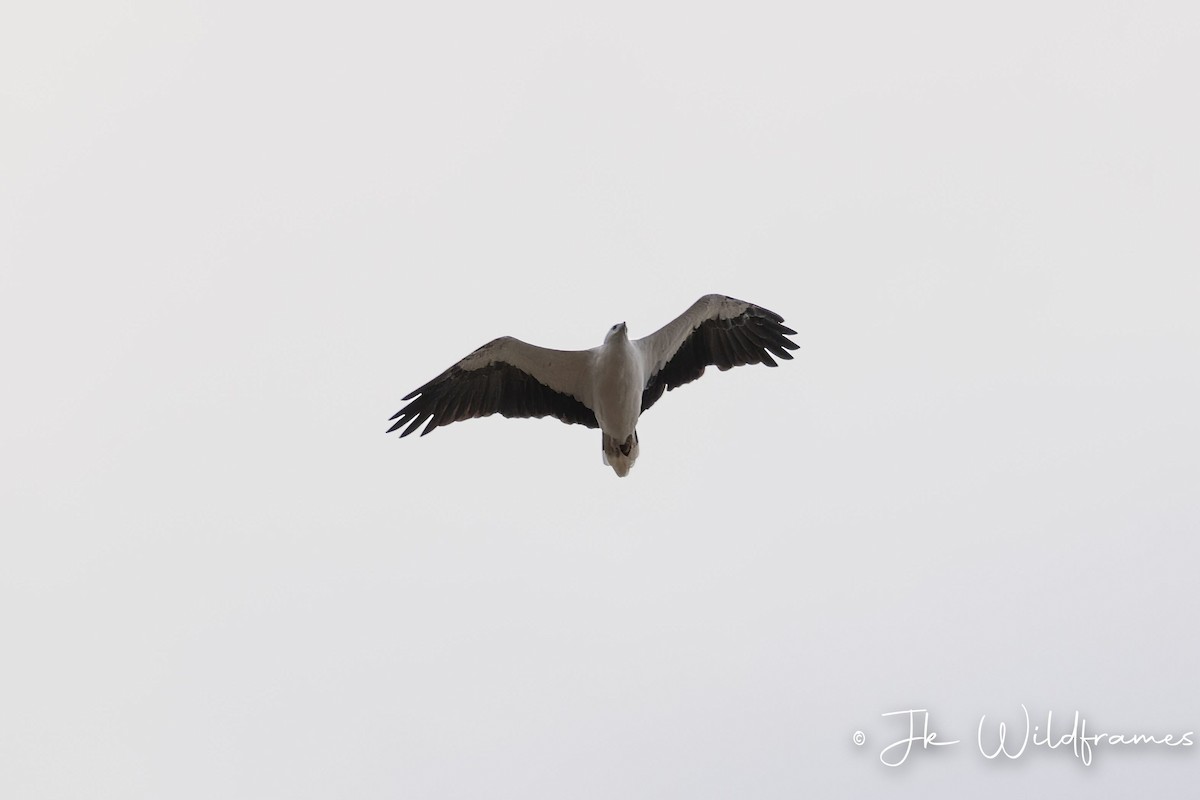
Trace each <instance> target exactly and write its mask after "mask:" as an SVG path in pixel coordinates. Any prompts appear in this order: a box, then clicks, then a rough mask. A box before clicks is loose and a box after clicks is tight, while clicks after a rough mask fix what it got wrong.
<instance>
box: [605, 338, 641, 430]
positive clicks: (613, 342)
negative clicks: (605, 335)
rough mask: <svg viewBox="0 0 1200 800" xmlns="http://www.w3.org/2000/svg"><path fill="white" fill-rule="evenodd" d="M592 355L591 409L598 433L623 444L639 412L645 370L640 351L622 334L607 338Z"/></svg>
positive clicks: (635, 422)
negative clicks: (593, 357)
mask: <svg viewBox="0 0 1200 800" xmlns="http://www.w3.org/2000/svg"><path fill="white" fill-rule="evenodd" d="M593 352H594V353H595V359H596V361H595V369H594V371H593V373H592V376H593V381H594V383H593V385H592V393H593V394H592V403H593V405H592V410H594V411H595V412H596V421H597V422H599V423H600V430H602V431H604V432H605V433H607V434H608V435H609V436H611V437H613V438H614V439H617V440H618V441H624V440H625V439H626V438H628V437H630V436H632V435H633V432H634V430H635V429H636V428H637V421H638V417H639V416H641V413H642V390H643V389H645V388H646V368H645V365H644V364H643V363H642V355H641V352H640V351H639V350H638V348H637V346H636V345H635V344H634V343H633V342H631V341H629V339H628V338H627V337H626V336H624V335H621V336H614V337H611V338H610V339H609V341H606V342H605V343H604V345H603V346H602V347H598V348H596V350H595V351H593Z"/></svg>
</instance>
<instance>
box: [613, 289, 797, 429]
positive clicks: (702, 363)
mask: <svg viewBox="0 0 1200 800" xmlns="http://www.w3.org/2000/svg"><path fill="white" fill-rule="evenodd" d="M795 333H796V332H795V331H794V330H792V329H791V328H788V327H786V326H785V325H783V317H781V316H779V315H778V314H776V313H775V312H774V311H768V310H767V309H765V308H763V307H761V306H756V305H754V304H753V303H747V302H745V301H744V300H736V299H734V298H732V297H725V296H724V295H720V294H709V295H705V296H704V297H701V298H700V299H699V300H697V301H696V302H695V303H693V304H692V307H691V308H689V309H688V310H687V311H685V312H683V314H681V315H680V316H679V317H678V318H676V319H675V320H674V321H672V322H670V323H668V324H667V325H665V326H663V327H662V328H661V329H659V330H657V331H655V332H654V333H652V334H650V335H649V336H647V337H646V338H644V339H638V340H637V342H636V344H637V346H638V347H639V348H640V349H641V351H642V357H643V358H644V359H645V364H646V375H647V376H648V378H647V381H646V389H645V391H643V392H642V411H645V410H646V409H648V408H650V406H652V405H654V403H655V402H657V400H658V398H660V397H662V394H663V392H664V391H667V390H670V389H674V388H676V387H677V386H682V385H684V384H685V383H691V382H692V381H694V380H696V379H697V378H699V377H700V376H701V375H703V374H704V370H705V368H706V367H710V366H715V367H716V368H717V369H719V370H727V369H729V368H730V367H740V366H742V365H743V364H766V365H767V366H768V367H774V366H778V365H777V364H776V362H775V360H774V359H773V358H771V355H772V354H774V355H775V356H778V357H779V358H783V359H790V358H791V357H792V354H791V353H789V352H788V350H798V349H799V347H800V345H798V344H796V343H795V342H793V341H792V340H791V339H788V338H787V337H788V336H789V335H793V336H794V335H795Z"/></svg>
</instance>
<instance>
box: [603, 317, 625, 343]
mask: <svg viewBox="0 0 1200 800" xmlns="http://www.w3.org/2000/svg"><path fill="white" fill-rule="evenodd" d="M626 330H627V329H626V327H625V323H624V322H618V323H617V324H616V325H613V326H612V327H611V328H609V329H608V335H607V336H605V337H604V341H605V342H606V343H607V342H611V341H612V340H613V339H624V338H625V336H626Z"/></svg>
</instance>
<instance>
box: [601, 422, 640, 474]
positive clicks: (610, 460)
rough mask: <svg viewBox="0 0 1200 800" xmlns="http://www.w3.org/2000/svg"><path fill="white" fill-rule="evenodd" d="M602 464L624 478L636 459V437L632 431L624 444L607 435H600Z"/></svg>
mask: <svg viewBox="0 0 1200 800" xmlns="http://www.w3.org/2000/svg"><path fill="white" fill-rule="evenodd" d="M600 436H601V439H600V443H601V448H602V451H603V454H604V463H605V464H607V465H608V466H610V467H612V468H613V472H615V473H617V476H618V477H621V478H624V477H625V476H626V475H628V474H629V470H630V469H631V468H632V467H633V462H635V461H637V457H638V435H637V431H634V432H633V433H631V434H630V435H629V438H627V439H626V440H625V441H624V442H620V443H618V442H617V440H616V439H614V438H613V437H611V436H609V435H608V434H607V433H602V434H600Z"/></svg>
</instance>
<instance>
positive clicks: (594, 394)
mask: <svg viewBox="0 0 1200 800" xmlns="http://www.w3.org/2000/svg"><path fill="white" fill-rule="evenodd" d="M795 333H796V332H795V331H794V330H792V329H791V328H788V327H786V326H784V324H783V317H781V316H779V315H778V314H776V313H775V312H773V311H768V310H767V309H765V308H763V307H761V306H756V305H754V304H753V303H747V302H745V301H743V300H735V299H734V298H732V297H725V296H724V295H719V294H710V295H705V296H704V297H701V298H700V299H699V300H697V301H696V302H695V303H693V304H692V306H691V307H690V308H689V309H688V310H687V311H685V312H683V313H682V314H681V315H679V317H677V318H676V319H675V320H673V321H672V322H670V323H668V324H667V325H665V326H663V327H662V328H660V329H659V330H657V331H655V332H654V333H652V334H650V335H649V336H647V337H645V338H643V339H630V338H629V335H628V332H627V330H626V328H625V323H624V322H621V323H619V324H617V325H613V326H612V327H611V328H610V329H609V330H608V334H607V335H606V336H605V337H604V344H602V345H600V346H599V347H593V348H592V349H591V350H549V349H547V348H545V347H538V346H536V345H532V344H527V343H525V342H522V341H521V340H520V339H514V338H513V337H511V336H502V337H500V338H499V339H494V340H492V341H490V342H488V343H487V344H485V345H484V346H483V347H480V348H479V349H478V350H476V351H475V352H473V353H471V354H470V355H469V356H467V357H466V358H464V359H462V360H461V361H459V362H458V363H457V364H454V365H453V366H451V367H450V368H449V369H447V370H446V371H445V372H443V373H442V374H441V375H438V376H437V377H436V378H434V379H433V380H431V381H429V383H426V384H425V385H424V386H422V387H420V388H419V389H416V390H414V391H412V392H411V393H409V394H408V395H407V396H405V397H404V400H405V401H408V404H407V405H406V406H404V408H402V409H400V410H399V411H397V412H396V414H395V415H394V416H393V417H392V421H393V422H394V423H395V424H393V425H392V427H390V428H389V429H388V433H392V432H393V431H396V430H399V429H400V428H404V430H403V431H402V432H401V433H400V436H401V437H404V436H408V435H409V434H410V433H412V432H413V431H415V430H416V429H417V428H419V427H421V425H422V424H425V430H423V431H421V435H422V436H424V435H425V434H427V433H429V432H430V431H432V430H433V429H434V428H438V427H441V426H442V425H449V424H450V423H451V422H458V421H460V420H464V419H472V418H474V417H486V416H490V415H492V414H496V413H499V414H501V415H503V416H505V417H545V416H551V417H555V418H557V419H560V420H562V421H563V422H566V423H568V424H577V425H586V426H587V427H589V428H599V429H600V432H601V447H602V451H603V456H604V463H605V464H607V465H608V466H610V467H612V468H613V471H615V472H616V473H617V475H618V476H620V477H622V478H623V477H625V476H626V475H628V474H629V469H630V468H631V467H632V466H633V462H634V461H636V460H637V457H638V434H637V421H638V418H639V417H640V416H641V415H642V412H644V411H645V410H646V409H648V408H650V406H652V405H654V404H655V403H656V402H658V399H659V398H660V397H662V395H663V392H664V391H669V390H671V389H675V388H677V387H679V386H682V385H684V384H685V383H691V382H692V381H694V380H696V379H697V378H699V377H700V376H701V375H703V374H704V370H705V368H706V367H709V366H715V367H716V368H717V369H719V370H722V371H724V370H727V369H729V368H731V367H740V366H742V365H744V364H766V365H767V366H768V367H774V366H778V365H777V364H776V362H775V360H774V359H773V358H772V357H771V356H772V354H773V355H775V356H777V357H779V358H783V359H790V358H791V357H792V355H791V353H789V352H788V350H797V349H799V345H797V344H796V343H795V342H793V341H792V340H790V339H788V338H787V337H788V336H789V335H795Z"/></svg>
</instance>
